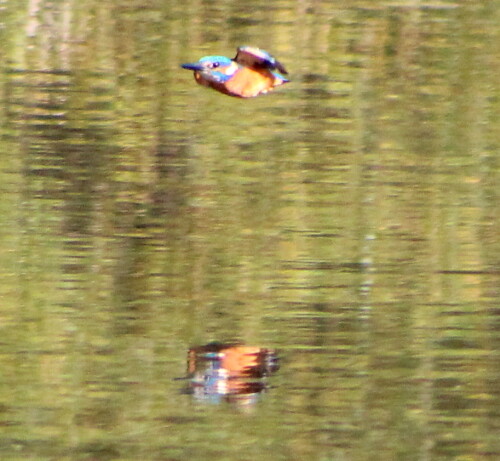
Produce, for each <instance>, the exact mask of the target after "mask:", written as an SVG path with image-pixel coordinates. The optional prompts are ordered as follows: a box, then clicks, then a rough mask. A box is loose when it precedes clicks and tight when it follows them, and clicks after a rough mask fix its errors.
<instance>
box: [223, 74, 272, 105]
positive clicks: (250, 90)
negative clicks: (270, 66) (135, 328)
mask: <svg viewBox="0 0 500 461" xmlns="http://www.w3.org/2000/svg"><path fill="white" fill-rule="evenodd" d="M277 80H278V79H276V77H275V76H274V75H273V74H272V73H271V72H270V71H269V70H267V69H262V70H259V71H257V70H254V69H250V68H248V67H245V68H243V69H241V70H240V71H238V72H237V73H236V74H235V75H234V77H232V78H231V79H230V80H229V81H227V82H226V83H225V89H226V91H227V92H228V93H229V94H231V95H233V96H239V97H241V98H251V97H253V96H257V95H259V94H260V93H265V92H267V91H269V90H271V89H273V88H274V86H276V84H278V85H279V84H280V83H281V81H280V82H279V83H277V82H276V81H277Z"/></svg>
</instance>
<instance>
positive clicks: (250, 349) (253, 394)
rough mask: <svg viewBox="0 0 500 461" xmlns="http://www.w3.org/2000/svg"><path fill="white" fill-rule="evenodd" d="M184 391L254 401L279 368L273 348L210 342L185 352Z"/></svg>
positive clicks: (201, 396) (222, 399)
mask: <svg viewBox="0 0 500 461" xmlns="http://www.w3.org/2000/svg"><path fill="white" fill-rule="evenodd" d="M187 368H188V370H187V371H188V379H189V382H190V385H189V389H188V392H189V393H191V394H192V395H193V396H194V397H195V398H196V399H197V400H201V401H206V402H212V403H220V402H231V403H236V404H238V405H241V406H248V405H252V404H254V403H255V402H256V401H257V400H258V398H259V395H260V394H261V393H262V392H263V391H265V390H266V389H267V387H268V386H267V383H266V380H265V378H266V377H267V376H270V375H271V374H273V373H274V372H276V371H277V370H278V368H279V365H278V357H277V355H276V351H275V350H273V349H266V348H262V347H256V346H245V345H243V344H239V343H219V342H213V343H209V344H206V345H204V346H197V347H192V348H191V349H189V352H188V365H187Z"/></svg>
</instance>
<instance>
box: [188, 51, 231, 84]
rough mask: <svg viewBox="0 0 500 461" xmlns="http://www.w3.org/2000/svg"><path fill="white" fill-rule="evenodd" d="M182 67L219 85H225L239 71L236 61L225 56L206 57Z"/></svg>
mask: <svg viewBox="0 0 500 461" xmlns="http://www.w3.org/2000/svg"><path fill="white" fill-rule="evenodd" d="M181 67H182V68H183V69H188V70H192V71H194V72H195V75H196V74H198V75H200V76H201V77H203V78H205V79H207V80H210V81H214V82H217V83H224V82H225V81H227V80H228V79H230V78H231V77H232V76H233V75H234V73H235V72H236V71H237V70H238V69H239V65H238V64H237V63H236V62H235V61H233V60H232V59H229V58H226V57H225V56H205V57H203V58H201V59H200V60H199V61H198V62H193V63H187V64H182V65H181Z"/></svg>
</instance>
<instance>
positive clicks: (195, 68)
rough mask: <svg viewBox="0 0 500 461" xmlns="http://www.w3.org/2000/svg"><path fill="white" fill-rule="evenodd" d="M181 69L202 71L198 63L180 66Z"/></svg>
mask: <svg viewBox="0 0 500 461" xmlns="http://www.w3.org/2000/svg"><path fill="white" fill-rule="evenodd" d="M181 67H182V68H183V69H188V70H194V71H196V70H203V66H202V65H201V64H200V63H199V62H193V63H187V64H181Z"/></svg>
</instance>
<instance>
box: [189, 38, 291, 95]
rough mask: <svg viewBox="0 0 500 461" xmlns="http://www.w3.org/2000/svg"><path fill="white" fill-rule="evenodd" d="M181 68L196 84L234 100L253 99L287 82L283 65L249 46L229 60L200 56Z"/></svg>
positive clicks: (242, 47)
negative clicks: (191, 74) (234, 98)
mask: <svg viewBox="0 0 500 461" xmlns="http://www.w3.org/2000/svg"><path fill="white" fill-rule="evenodd" d="M181 67H182V68H183V69H188V70H192V71H194V79H195V80H196V82H197V83H198V84H200V85H203V86H207V87H209V88H213V89H214V90H216V91H219V92H220V93H223V94H227V95H228V96H234V97H236V98H253V97H255V96H258V95H259V94H264V93H267V92H269V91H271V90H273V89H274V88H275V87H277V86H280V85H283V84H284V83H288V82H289V81H290V80H288V79H287V78H286V77H285V75H288V72H287V70H286V69H285V67H284V66H283V64H281V63H280V62H279V61H278V60H277V59H275V58H274V57H273V56H271V55H270V54H269V53H268V52H267V51H264V50H261V49H260V48H255V47H252V46H240V47H239V48H238V49H237V51H236V56H235V57H234V58H233V59H230V58H226V57H225V56H204V57H203V58H201V59H200V60H199V61H198V62H194V63H187V64H182V65H181Z"/></svg>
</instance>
